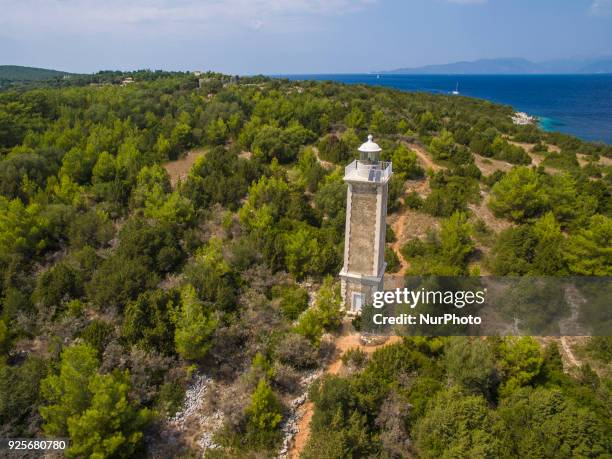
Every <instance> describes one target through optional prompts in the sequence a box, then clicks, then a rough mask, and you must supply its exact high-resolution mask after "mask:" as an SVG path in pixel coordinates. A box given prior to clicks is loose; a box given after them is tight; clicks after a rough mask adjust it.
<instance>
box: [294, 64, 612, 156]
mask: <svg viewBox="0 0 612 459" xmlns="http://www.w3.org/2000/svg"><path fill="white" fill-rule="evenodd" d="M283 77H284V78H289V79H293V80H331V81H338V82H342V83H349V84H356V83H362V84H369V85H378V86H386V87H391V88H396V89H401V90H404V91H426V92H431V93H436V94H450V92H451V91H452V90H454V89H455V86H456V85H457V83H458V84H459V92H460V93H461V95H462V96H468V97H478V98H481V99H486V100H490V101H492V102H497V103H502V104H507V105H511V106H513V107H514V108H515V109H516V110H517V111H522V112H526V113H528V114H530V115H533V116H537V117H538V118H539V119H540V126H541V127H542V129H545V130H547V131H559V132H564V133H566V134H571V135H574V136H576V137H579V138H581V139H584V140H591V141H603V142H605V143H607V144H612V74H605V75H393V74H381V75H380V76H379V77H378V78H377V76H376V75H373V74H347V75H333V74H330V75H283Z"/></svg>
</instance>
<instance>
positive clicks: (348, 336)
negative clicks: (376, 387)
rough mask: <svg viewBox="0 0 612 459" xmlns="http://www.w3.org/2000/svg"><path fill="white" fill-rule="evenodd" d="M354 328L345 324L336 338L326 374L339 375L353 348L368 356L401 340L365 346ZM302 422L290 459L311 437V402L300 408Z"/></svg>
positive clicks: (312, 410) (395, 339) (296, 457)
mask: <svg viewBox="0 0 612 459" xmlns="http://www.w3.org/2000/svg"><path fill="white" fill-rule="evenodd" d="M351 329H352V326H351V324H350V322H345V323H344V325H343V329H342V334H341V335H340V336H338V337H337V338H336V340H335V341H334V344H335V346H336V354H335V357H334V359H333V360H332V361H331V362H330V363H329V364H328V365H327V368H325V373H324V374H330V375H337V374H338V373H340V370H341V369H342V356H343V355H344V353H345V352H346V351H347V350H349V349H352V348H355V347H358V348H360V349H361V350H362V351H364V352H366V353H367V354H372V353H373V352H374V351H375V350H376V349H380V348H381V347H383V346H387V345H389V344H393V343H397V342H399V341H400V340H401V337H399V336H391V337H389V339H388V340H387V341H385V342H384V343H383V344H379V345H375V346H365V345H363V344H361V341H360V340H359V336H360V335H359V334H358V333H355V332H354V331H352V330H351ZM299 411H300V420H299V422H298V433H297V434H296V435H295V439H294V442H293V445H292V446H291V449H290V450H289V454H288V457H289V458H290V459H299V457H300V454H302V451H304V448H305V447H306V443H307V442H308V437H309V436H310V422H311V421H312V415H313V413H314V404H313V403H312V402H311V401H308V402H306V403H304V404H303V405H302V406H301V407H300V410H299Z"/></svg>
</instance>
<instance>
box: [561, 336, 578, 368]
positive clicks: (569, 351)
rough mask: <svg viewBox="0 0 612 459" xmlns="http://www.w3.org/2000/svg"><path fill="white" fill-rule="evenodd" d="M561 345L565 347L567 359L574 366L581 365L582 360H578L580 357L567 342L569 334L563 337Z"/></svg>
mask: <svg viewBox="0 0 612 459" xmlns="http://www.w3.org/2000/svg"><path fill="white" fill-rule="evenodd" d="M561 346H562V347H563V352H564V353H565V356H566V357H567V360H568V361H569V363H571V364H572V366H574V367H579V366H580V362H579V361H578V359H577V358H576V356H575V355H574V353H573V352H572V348H571V346H570V345H569V343H568V342H567V336H562V337H561Z"/></svg>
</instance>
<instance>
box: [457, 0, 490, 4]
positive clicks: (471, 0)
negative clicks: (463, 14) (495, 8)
mask: <svg viewBox="0 0 612 459" xmlns="http://www.w3.org/2000/svg"><path fill="white" fill-rule="evenodd" d="M447 1H448V2H449V3H457V4H459V5H482V4H483V3H487V1H488V0H447Z"/></svg>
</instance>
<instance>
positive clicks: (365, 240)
mask: <svg viewBox="0 0 612 459" xmlns="http://www.w3.org/2000/svg"><path fill="white" fill-rule="evenodd" d="M359 152H360V155H359V159H358V160H355V161H353V162H352V163H351V164H349V165H348V166H346V168H345V169H344V181H345V182H346V183H347V184H348V192H347V197H346V232H345V239H344V265H343V267H342V271H340V279H341V282H342V290H341V291H342V299H343V302H344V308H345V309H346V310H347V311H348V312H349V313H351V314H360V313H361V309H362V308H363V306H364V305H365V304H371V302H372V295H373V294H374V292H376V291H379V290H382V289H383V275H384V274H385V268H386V266H387V264H386V263H385V233H386V217H387V195H388V183H389V178H390V177H391V174H392V169H391V163H390V162H381V161H380V152H381V148H380V147H379V146H378V145H377V144H376V143H374V142H373V141H372V136H371V135H369V136H368V141H367V142H365V143H364V144H363V145H361V146H360V147H359Z"/></svg>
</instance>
